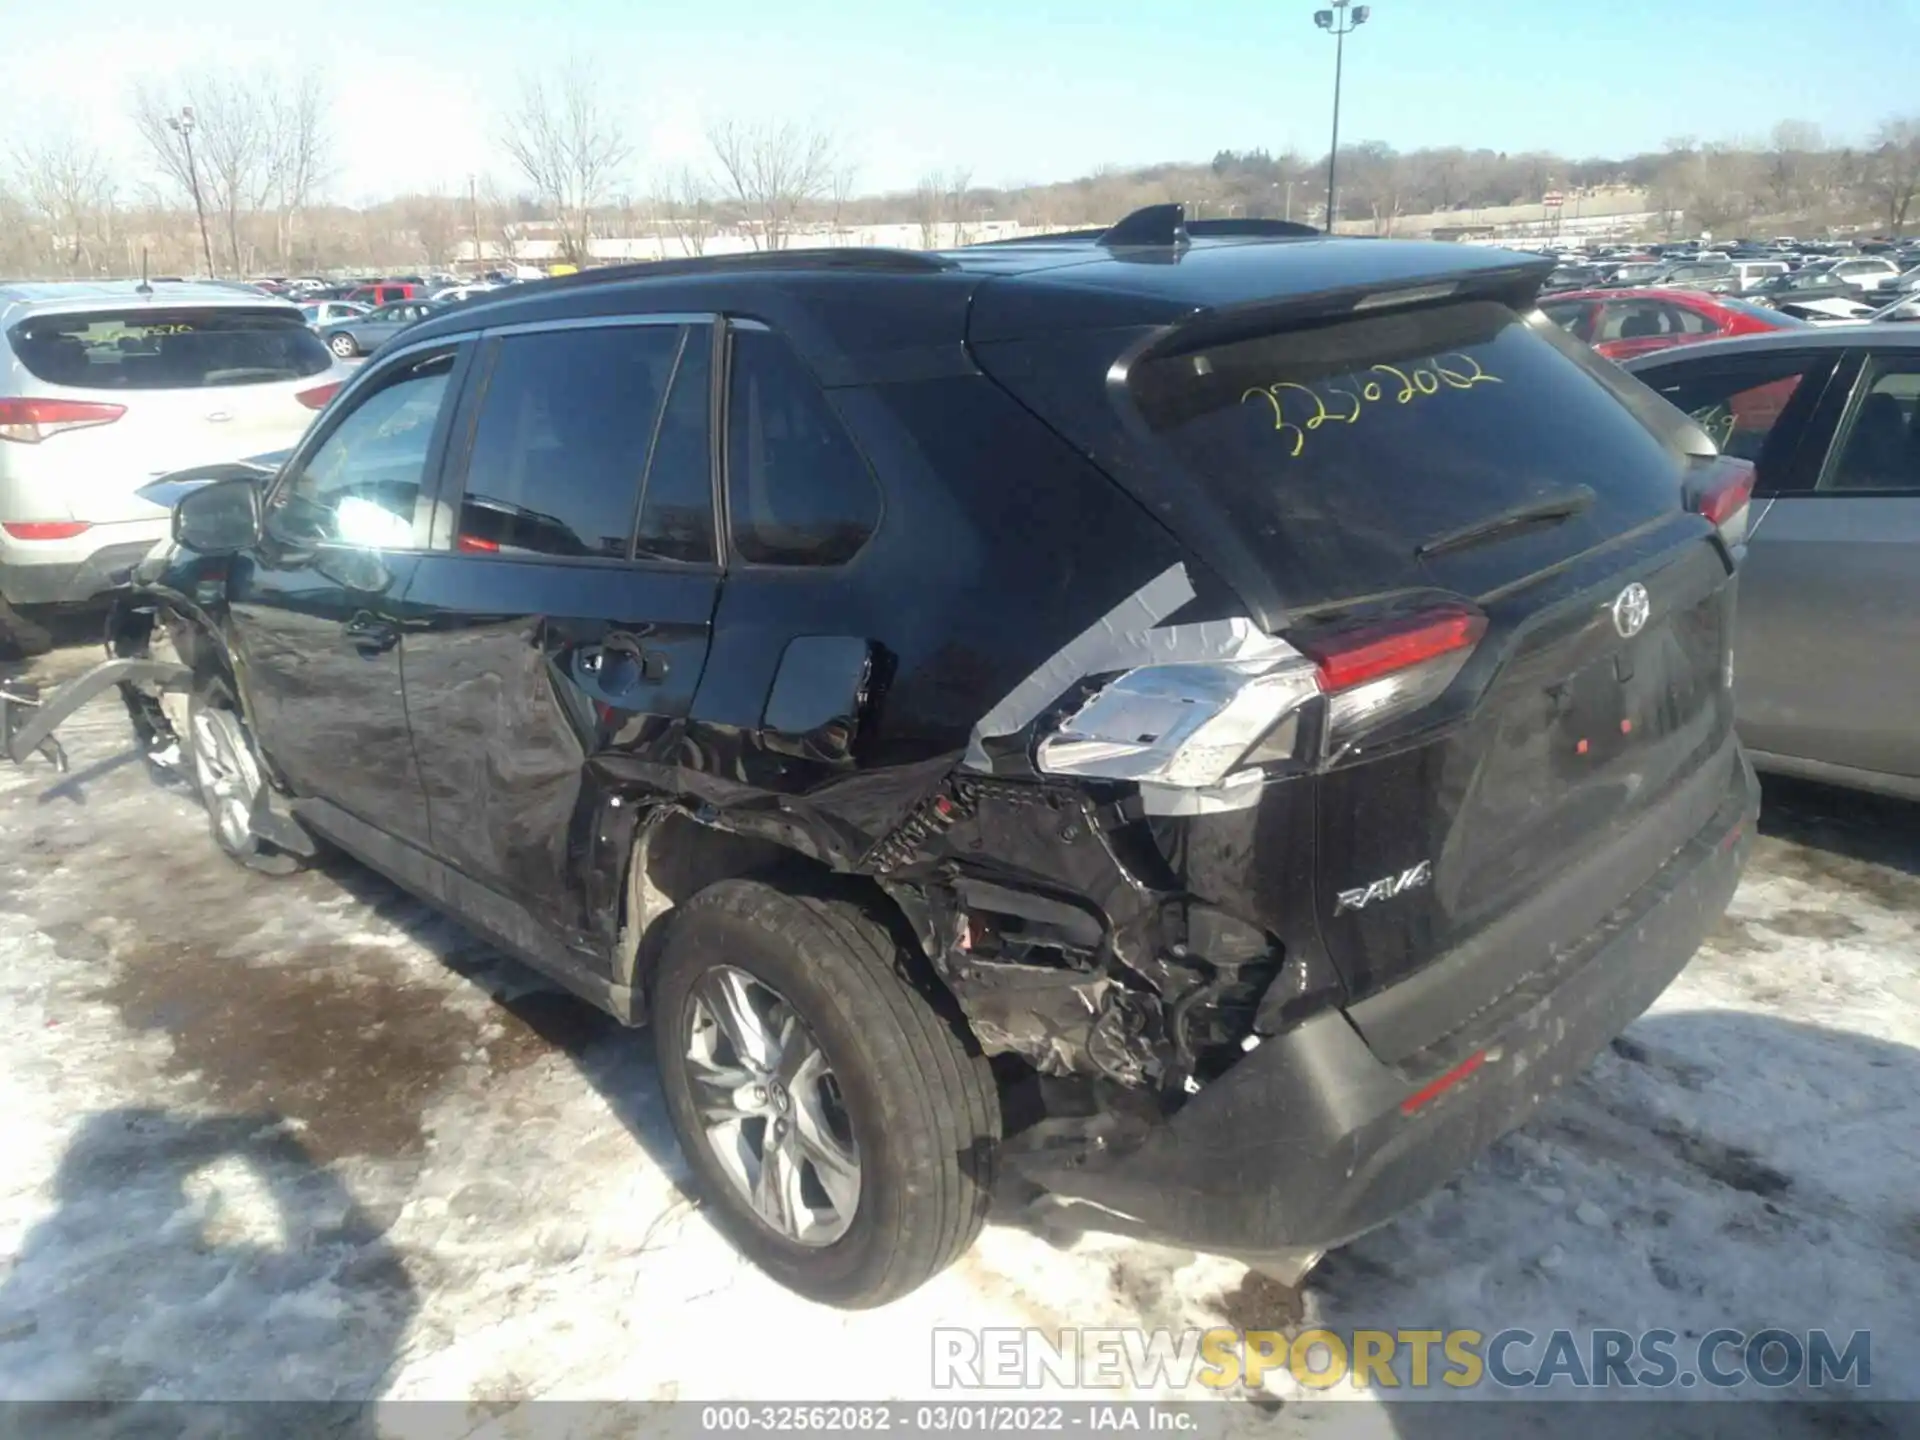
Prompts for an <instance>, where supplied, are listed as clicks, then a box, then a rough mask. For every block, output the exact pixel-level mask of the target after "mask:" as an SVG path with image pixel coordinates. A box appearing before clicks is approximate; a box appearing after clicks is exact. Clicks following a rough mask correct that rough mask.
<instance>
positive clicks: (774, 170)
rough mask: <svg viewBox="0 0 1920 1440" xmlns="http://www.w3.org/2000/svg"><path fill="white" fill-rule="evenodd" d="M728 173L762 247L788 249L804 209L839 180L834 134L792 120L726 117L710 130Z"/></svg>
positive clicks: (756, 242)
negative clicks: (748, 120)
mask: <svg viewBox="0 0 1920 1440" xmlns="http://www.w3.org/2000/svg"><path fill="white" fill-rule="evenodd" d="M707 141H708V143H709V144H711V145H712V146H713V153H714V156H715V157H716V158H717V159H718V160H719V162H720V170H721V175H722V178H723V179H724V180H725V183H726V186H727V188H728V189H729V190H731V191H732V193H733V197H734V198H735V199H736V200H737V201H739V203H740V206H741V208H742V209H744V210H745V211H746V212H747V217H748V227H749V228H748V234H749V236H750V238H751V239H752V241H753V245H754V248H755V249H756V250H784V249H786V247H787V242H788V241H789V240H790V239H791V238H792V236H793V231H794V227H795V226H796V224H797V223H798V221H799V217H800V210H801V208H802V207H803V206H805V205H807V204H808V203H809V202H811V201H814V200H818V199H819V198H820V197H821V196H822V195H824V194H826V193H827V191H828V189H829V188H830V187H831V185H832V183H833V173H834V169H835V153H834V143H833V137H832V136H831V135H829V134H827V132H825V131H824V130H816V129H811V128H808V127H804V126H800V125H796V124H793V123H791V122H788V123H786V124H781V125H773V124H742V123H740V122H738V121H733V120H725V121H722V122H721V123H720V124H718V125H715V126H714V127H713V128H712V129H710V130H709V131H708V132H707Z"/></svg>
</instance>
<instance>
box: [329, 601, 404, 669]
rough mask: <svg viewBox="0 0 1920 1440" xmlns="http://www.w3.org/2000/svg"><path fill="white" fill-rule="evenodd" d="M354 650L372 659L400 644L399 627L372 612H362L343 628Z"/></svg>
mask: <svg viewBox="0 0 1920 1440" xmlns="http://www.w3.org/2000/svg"><path fill="white" fill-rule="evenodd" d="M342 629H344V630H345V632H346V636H347V639H348V640H349V641H351V642H352V644H353V648H354V649H355V650H357V651H359V652H360V653H361V654H362V655H365V656H367V657H368V658H369V659H371V658H372V657H373V656H375V655H384V654H386V652H387V651H389V650H391V649H393V647H394V646H395V645H398V644H399V643H400V630H399V627H398V626H396V625H394V624H392V623H391V622H390V621H386V620H382V619H381V618H380V617H379V616H378V615H375V614H373V613H371V612H370V611H366V610H361V611H359V612H357V613H356V614H355V615H354V617H353V618H352V619H351V620H349V621H347V623H346V624H345V625H344V626H343V627H342Z"/></svg>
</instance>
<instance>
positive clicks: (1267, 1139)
mask: <svg viewBox="0 0 1920 1440" xmlns="http://www.w3.org/2000/svg"><path fill="white" fill-rule="evenodd" d="M1732 769H1733V775H1732V777H1731V779H1730V781H1729V783H1728V785H1727V790H1726V794H1725V797H1724V801H1723V803H1722V804H1721V805H1720V806H1719V808H1718V810H1717V811H1716V813H1715V814H1714V816H1713V818H1712V820H1711V821H1710V822H1709V823H1708V824H1707V825H1706V826H1705V827H1704V828H1702V829H1701V830H1700V832H1699V833H1698V834H1696V835H1694V836H1693V837H1692V838H1691V839H1689V840H1688V841H1687V842H1686V843H1685V844H1684V845H1682V846H1681V847H1680V848H1679V850H1678V851H1677V852H1676V853H1675V854H1674V855H1673V857H1672V858H1671V859H1670V860H1669V861H1668V862H1667V864H1666V865H1665V866H1664V867H1662V868H1661V870H1660V871H1659V872H1658V873H1657V874H1656V875H1655V876H1654V878H1653V879H1652V880H1651V881H1649V882H1648V883H1647V884H1646V885H1645V886H1643V887H1642V888H1641V889H1640V890H1639V891H1637V892H1636V893H1635V894H1633V895H1632V896H1630V897H1629V898H1628V899H1627V901H1625V902H1624V903H1623V904H1622V905H1621V906H1619V907H1618V908H1617V909H1616V910H1615V911H1613V912H1612V913H1611V914H1610V915H1608V917H1607V918H1606V920H1605V921H1604V922H1603V923H1602V924H1601V926H1600V927H1599V929H1598V931H1597V932H1596V933H1595V934H1594V935H1593V936H1591V937H1590V938H1589V940H1588V941H1587V942H1586V943H1585V944H1584V945H1582V946H1581V947H1580V948H1579V950H1578V951H1577V953H1575V954H1573V955H1571V956H1569V957H1567V958H1565V959H1564V960H1563V961H1562V962H1561V963H1560V964H1559V965H1558V967H1557V968H1555V969H1553V970H1552V971H1551V972H1550V973H1543V974H1541V975H1538V976H1536V977H1532V978H1531V979H1530V980H1529V981H1528V982H1527V983H1526V984H1525V985H1523V986H1521V987H1520V990H1521V992H1522V993H1520V994H1517V995H1513V996H1509V997H1507V1003H1502V1004H1500V1005H1498V1006H1497V1007H1495V1008H1496V1009H1497V1011H1498V1013H1499V1014H1500V1016H1501V1018H1500V1019H1499V1020H1498V1021H1497V1022H1496V1023H1494V1024H1492V1026H1491V1027H1490V1029H1489V1030H1487V1031H1485V1032H1479V1031H1475V1030H1474V1029H1473V1027H1472V1025H1471V1024H1470V1025H1469V1026H1468V1027H1466V1028H1465V1029H1463V1030H1462V1031H1460V1032H1456V1034H1455V1035H1453V1036H1449V1037H1447V1038H1446V1039H1444V1040H1442V1041H1440V1042H1437V1043H1436V1044H1434V1045H1432V1046H1429V1047H1428V1048H1427V1049H1425V1050H1422V1051H1420V1052H1418V1053H1416V1054H1414V1055H1411V1056H1408V1057H1406V1059H1405V1060H1403V1061H1401V1062H1400V1063H1398V1064H1393V1065H1389V1064H1387V1063H1385V1062H1384V1061H1382V1060H1381V1059H1380V1058H1379V1056H1378V1055H1376V1054H1375V1053H1374V1051H1373V1050H1372V1049H1370V1048H1369V1047H1368V1045H1367V1043H1366V1041H1365V1040H1363V1039H1362V1038H1361V1035H1360V1033H1359V1031H1358V1030H1356V1029H1355V1028H1354V1026H1353V1024H1352V1023H1351V1022H1350V1021H1349V1020H1348V1019H1347V1017H1346V1016H1345V1015H1344V1014H1342V1013H1340V1012H1338V1011H1331V1012H1328V1013H1326V1014H1323V1015H1321V1016H1318V1017H1316V1018H1314V1019H1312V1020H1309V1021H1307V1022H1306V1023H1305V1024H1302V1025H1301V1026H1299V1027H1298V1028H1296V1029H1294V1030H1292V1031H1290V1032H1288V1033H1287V1034H1285V1035H1282V1036H1279V1037H1276V1038H1273V1039H1270V1040H1268V1041H1266V1042H1265V1043H1264V1044H1262V1045H1261V1046H1260V1047H1259V1048H1258V1049H1256V1050H1255V1051H1253V1052H1252V1053H1251V1054H1249V1055H1248V1056H1247V1057H1246V1058H1245V1059H1243V1060H1241V1061H1240V1062H1239V1064H1237V1065H1235V1066H1234V1067H1233V1069H1232V1070H1230V1071H1228V1072H1227V1074H1225V1075H1224V1076H1222V1077H1221V1078H1220V1079H1218V1080H1216V1081H1215V1082H1214V1083H1213V1084H1211V1085H1209V1086H1208V1087H1207V1088H1206V1089H1205V1090H1203V1091H1202V1092H1201V1093H1200V1094H1198V1095H1196V1096H1195V1097H1194V1098H1193V1099H1192V1100H1191V1101H1190V1102H1189V1103H1188V1104H1187V1105H1186V1106H1185V1107H1184V1108H1183V1109H1182V1110H1181V1111H1180V1112H1179V1113H1178V1114H1176V1115H1175V1116H1173V1117H1172V1118H1171V1119H1170V1120H1168V1121H1166V1122H1164V1123H1162V1124H1160V1125H1157V1126H1155V1127H1153V1128H1152V1129H1151V1130H1149V1131H1147V1132H1146V1135H1145V1137H1144V1139H1143V1140H1142V1141H1141V1143H1139V1144H1138V1145H1136V1146H1131V1147H1128V1148H1127V1149H1125V1150H1124V1152H1119V1151H1116V1149H1113V1148H1107V1147H1102V1146H1100V1145H1097V1144H1095V1145H1092V1146H1090V1147H1089V1148H1087V1149H1085V1150H1080V1151H1075V1152H1073V1153H1070V1154H1063V1153H1061V1152H1060V1151H1058V1150H1049V1151H1046V1152H1043V1153H1037V1154H1031V1155H1022V1154H1020V1153H1019V1152H1018V1150H1017V1147H1016V1148H1015V1149H1014V1150H1012V1151H1010V1152H1009V1154H1008V1156H1007V1159H1008V1163H1009V1164H1010V1165H1012V1166H1013V1167H1014V1168H1015V1169H1016V1170H1018V1171H1019V1172H1020V1173H1022V1174H1023V1175H1025V1176H1026V1177H1027V1178H1029V1179H1031V1180H1033V1181H1035V1182H1036V1183H1038V1184H1040V1185H1042V1186H1044V1187H1045V1188H1046V1189H1048V1190H1050V1191H1052V1192H1053V1193H1054V1194H1055V1195H1056V1196H1058V1197H1061V1198H1062V1199H1063V1200H1066V1201H1068V1202H1070V1211H1071V1212H1072V1213H1074V1214H1075V1218H1079V1219H1081V1220H1083V1221H1084V1222H1085V1223H1086V1224H1087V1225H1088V1226H1089V1227H1091V1228H1097V1229H1103V1230H1117V1231H1120V1232H1122V1233H1128V1234H1136V1235H1142V1236H1147V1237H1151V1238H1158V1239H1165V1240H1171V1241H1177V1242H1179V1243H1183V1244H1187V1245H1193V1246H1197V1247H1200V1248H1203V1249H1208V1250H1214V1251H1219V1252H1223V1253H1227V1254H1240V1255H1247V1256H1250V1257H1251V1256H1258V1255H1260V1254H1262V1253H1269V1252H1278V1251H1293V1250H1303V1249H1304V1250H1323V1249H1329V1248H1332V1247H1333V1246H1336V1245H1340V1244H1343V1243H1345V1242H1346V1241H1348V1240H1351V1239H1352V1238H1354V1237H1355V1236H1356V1235H1359V1234H1362V1233H1364V1232H1365V1231H1367V1230H1370V1229H1372V1228H1374V1227H1375V1226H1377V1225H1380V1224H1382V1223H1383V1222H1385V1221H1387V1220H1389V1219H1391V1218H1392V1217H1393V1216H1394V1215H1396V1214H1397V1213H1399V1212H1400V1211H1401V1210H1404V1209H1405V1208H1406V1207H1408V1206H1409V1205H1411V1204H1413V1203H1414V1202H1416V1201H1417V1200H1419V1199H1421V1198H1422V1197H1423V1196H1425V1195H1427V1194H1428V1193H1429V1192H1431V1191H1432V1190H1434V1189H1436V1188H1437V1187H1438V1186H1440V1185H1442V1184H1444V1183H1445V1182H1446V1181H1447V1180H1448V1179H1449V1178H1451V1177H1452V1176H1454V1175H1456V1174H1458V1173H1459V1172H1460V1171H1461V1170H1463V1169H1465V1168H1466V1167H1467V1166H1468V1165H1469V1164H1471V1163H1472V1161H1473V1159H1474V1158H1475V1157H1476V1156H1477V1155H1478V1154H1479V1153H1480V1152H1481V1151H1482V1150H1484V1149H1485V1148H1486V1147H1487V1146H1488V1145H1490V1144H1492V1143H1493V1141H1495V1140H1496V1139H1498V1138H1499V1137H1500V1136H1501V1135H1503V1134H1505V1133H1506V1132H1507V1131H1509V1130H1511V1129H1513V1128H1514V1127H1515V1126H1517V1125H1519V1124H1520V1123H1522V1122H1523V1121H1524V1120H1526V1119H1527V1117H1528V1116H1529V1115H1531V1114H1532V1113H1533V1112H1534V1110H1535V1109H1537V1108H1538V1107H1539V1106H1540V1104H1541V1103H1542V1102H1543V1101H1544V1100H1546V1099H1547V1098H1548V1096H1550V1095H1551V1094H1552V1093H1553V1091H1554V1090H1555V1089H1556V1088H1558V1087H1559V1086H1560V1085H1562V1084H1564V1083H1565V1082H1566V1081H1567V1080H1568V1079H1570V1078H1572V1077H1574V1076H1577V1075H1578V1074H1579V1073H1580V1072H1581V1071H1582V1070H1584V1069H1585V1068H1586V1067H1587V1065H1588V1063H1589V1062H1590V1061H1591V1060H1592V1059H1593V1057H1594V1055H1595V1054H1597V1053H1598V1052H1599V1051H1600V1049H1601V1048H1602V1047H1604V1046H1605V1045H1606V1044H1607V1042H1608V1041H1609V1040H1611V1039H1612V1038H1613V1037H1614V1036H1615V1035H1617V1034H1619V1033H1620V1031H1621V1030H1622V1029H1623V1028H1625V1026H1626V1025H1627V1024H1628V1023H1629V1022H1630V1021H1632V1020H1633V1019H1634V1018H1635V1017H1636V1016H1638V1015H1639V1014H1640V1013H1641V1012H1642V1011H1644V1010H1645V1009H1646V1008H1647V1006H1649V1005H1650V1004H1652V1003H1653V1001H1654V1000H1655V999H1656V998H1658V997H1659V995H1660V992H1661V991H1663V990H1664V989H1666V987H1667V985H1668V984H1669V983H1670V982H1671V981H1672V979H1673V977H1674V976H1675V975H1677V974H1679V973H1680V971H1681V970H1682V969H1683V968H1684V967H1685V966H1686V963H1687V961H1688V960H1689V959H1690V958H1691V957H1692V955H1693V952H1694V950H1695V949H1696V948H1697V947H1698V945H1699V944H1700V941H1701V939H1702V938H1703V937H1704V936H1705V934H1706V933H1707V931H1708V930H1709V929H1710V928H1711V927H1712V925H1713V924H1714V922H1715V921H1716V920H1717V919H1718V918H1719V916H1720V914H1721V912H1722V911H1723V910H1724V909H1725V908H1726V905H1727V902H1728V900H1729V899H1731V898H1732V895H1733V891H1734V887H1735V886H1736V885H1737V884H1738V882H1739V879H1740V872H1741V870H1742V868H1743V866H1744V865H1745V862H1746V855H1747V851H1748V849H1749V848H1750V846H1751V844H1752V838H1753V831H1754V820H1755V818H1756V817H1757V815H1758V813H1759V795H1760V792H1759V786H1758V784H1757V782H1756V781H1755V779H1754V776H1753V771H1752V768H1751V767H1750V766H1749V765H1748V764H1747V763H1746V760H1745V758H1744V756H1737V757H1736V759H1735V761H1734V764H1733V766H1732ZM1529 989H1532V990H1535V991H1537V993H1533V994H1527V993H1525V992H1527V991H1528V990H1529ZM1476 1057H1477V1058H1476ZM1462 1071H1464V1073H1463V1074H1462V1075H1461V1078H1459V1079H1458V1080H1457V1081H1455V1082H1454V1083H1452V1084H1450V1085H1448V1086H1446V1087H1445V1088H1444V1089H1442V1090H1441V1091H1439V1093H1436V1094H1433V1095H1432V1097H1431V1098H1430V1099H1427V1100H1425V1101H1424V1102H1423V1103H1417V1104H1416V1103H1415V1102H1416V1101H1417V1100H1418V1098H1419V1097H1420V1096H1421V1095H1422V1093H1423V1092H1424V1091H1426V1090H1427V1089H1428V1088H1429V1087H1431V1086H1433V1085H1434V1084H1435V1082H1436V1081H1438V1080H1441V1079H1443V1078H1444V1077H1447V1076H1449V1075H1452V1074H1456V1073H1460V1072H1462ZM1072 1202H1077V1203H1072Z"/></svg>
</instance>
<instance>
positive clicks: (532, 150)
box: [500, 59, 633, 265]
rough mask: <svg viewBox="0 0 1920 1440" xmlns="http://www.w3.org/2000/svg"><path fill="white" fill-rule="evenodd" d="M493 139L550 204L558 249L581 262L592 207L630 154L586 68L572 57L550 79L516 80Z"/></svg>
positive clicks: (617, 120) (590, 70) (596, 81)
mask: <svg viewBox="0 0 1920 1440" xmlns="http://www.w3.org/2000/svg"><path fill="white" fill-rule="evenodd" d="M500 143H501V146H502V148H504V149H505V150H506V152H507V154H508V155H509V156H510V157H511V158H512V160H513V163H514V164H515V165H516V166H517V167H519V170H520V173H521V174H522V175H524V176H526V179H527V183H528V184H529V185H531V186H533V188H534V191H535V193H536V194H537V195H538V196H539V198H540V199H541V200H542V201H543V202H544V203H546V204H548V205H551V206H552V207H553V208H554V211H555V219H556V220H557V221H558V222H559V226H560V248H561V252H562V253H563V254H564V255H565V257H566V259H567V260H568V261H569V262H571V263H573V264H575V265H579V264H583V263H585V261H586V260H587V257H588V241H589V240H590V239H591V238H592V230H593V210H594V207H595V206H596V205H598V204H600V203H601V201H603V200H604V199H606V197H607V195H608V193H609V192H610V191H611V189H612V188H613V185H614V182H615V180H616V179H617V177H618V176H619V174H620V171H621V169H622V168H623V167H624V166H625V165H626V163H627V161H628V160H629V159H630V158H631V157H632V155H633V147H632V145H631V144H630V143H629V142H628V139H627V132H626V126H625V125H624V124H623V123H622V122H621V120H620V118H619V116H618V114H617V113H616V108H615V106H614V105H613V104H612V103H611V102H610V101H609V99H608V97H607V96H606V94H605V93H604V92H603V89H602V86H601V83H600V79H599V76H598V75H597V74H596V73H595V72H594V70H593V67H592V66H591V65H589V64H588V63H587V62H586V61H584V60H580V59H574V60H572V61H569V62H568V63H567V65H566V66H565V67H563V68H562V69H561V71H560V72H559V73H558V74H557V75H555V76H553V77H551V78H543V77H540V76H528V77H526V78H525V79H523V80H522V81H521V83H520V95H519V102H518V104H517V105H516V106H515V108H514V109H513V110H512V111H510V112H509V113H508V114H507V115H505V116H504V117H503V118H502V121H501V135H500Z"/></svg>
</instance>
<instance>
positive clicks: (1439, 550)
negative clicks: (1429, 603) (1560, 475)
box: [1413, 485, 1593, 560]
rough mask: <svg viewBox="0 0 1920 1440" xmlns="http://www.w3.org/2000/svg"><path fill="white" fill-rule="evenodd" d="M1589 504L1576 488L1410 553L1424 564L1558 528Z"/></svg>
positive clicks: (1588, 495) (1589, 494)
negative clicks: (1515, 536)
mask: <svg viewBox="0 0 1920 1440" xmlns="http://www.w3.org/2000/svg"><path fill="white" fill-rule="evenodd" d="M1592 504H1593V491H1592V490H1590V489H1589V488H1587V487H1586V486H1585V485H1576V486H1575V487H1574V488H1573V489H1571V490H1567V491H1563V492H1562V493H1560V494H1558V495H1549V496H1547V497H1546V498H1545V499H1541V500H1529V501H1528V502H1527V503H1526V504H1524V505H1516V506H1514V507H1513V509H1511V510H1503V511H1501V512H1500V513H1499V514H1498V515H1489V516H1488V517H1487V518H1486V519H1484V520H1476V521H1474V522H1473V524H1471V525H1463V526H1462V527H1461V528H1460V529H1458V530H1449V531H1448V532H1447V533H1446V534H1444V535H1436V536H1434V537H1433V539H1431V540H1423V541H1422V542H1421V543H1420V544H1419V545H1418V546H1417V547H1416V548H1415V549H1414V552H1413V553H1414V556H1415V558H1416V559H1420V560H1427V559H1431V558H1432V557H1433V556H1435V555H1450V554H1452V553H1453V552H1454V551H1455V550H1470V549H1472V548H1473V547H1474V546H1475V545H1484V544H1485V543H1486V542H1487V541H1489V540H1499V539H1503V538H1505V537H1506V536H1508V535H1511V534H1513V533H1514V532H1515V531H1518V530H1533V529H1537V528H1538V527H1540V526H1543V525H1558V524H1559V523H1560V522H1561V521H1562V520H1571V519H1572V518H1573V517H1574V516H1575V515H1578V514H1580V513H1581V512H1582V511H1584V510H1586V509H1587V508H1588V507H1589V506H1591V505H1592Z"/></svg>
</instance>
